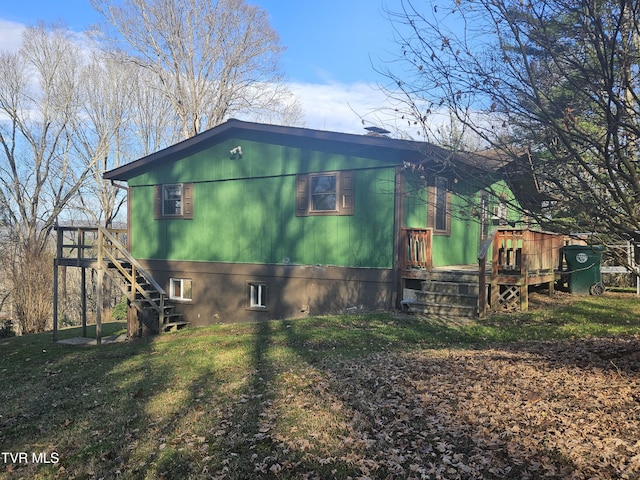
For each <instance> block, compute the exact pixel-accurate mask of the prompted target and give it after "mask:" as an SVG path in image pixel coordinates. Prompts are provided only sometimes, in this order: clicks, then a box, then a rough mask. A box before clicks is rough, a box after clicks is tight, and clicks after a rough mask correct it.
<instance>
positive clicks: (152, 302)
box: [99, 228, 189, 333]
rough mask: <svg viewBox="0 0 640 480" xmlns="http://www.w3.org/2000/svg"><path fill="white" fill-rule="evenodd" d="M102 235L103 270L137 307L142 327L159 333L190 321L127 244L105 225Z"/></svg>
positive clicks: (100, 235) (185, 324)
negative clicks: (177, 311) (176, 307)
mask: <svg viewBox="0 0 640 480" xmlns="http://www.w3.org/2000/svg"><path fill="white" fill-rule="evenodd" d="M99 237H101V239H100V241H99V245H100V248H99V249H100V250H101V251H102V255H100V259H101V263H102V265H103V266H104V271H105V273H106V274H107V275H108V276H109V278H110V279H111V280H112V281H113V282H114V284H116V285H117V286H118V287H119V288H120V290H121V291H122V292H123V293H124V295H126V297H127V299H128V300H129V303H130V304H131V306H133V307H134V308H135V309H136V310H137V311H138V318H139V319H140V320H141V322H140V323H141V325H140V328H142V327H145V328H147V329H149V330H151V331H152V332H157V333H159V332H168V331H172V330H179V329H182V328H184V327H186V326H187V325H188V324H189V322H187V321H185V320H183V318H182V314H180V313H176V312H175V311H174V309H175V306H174V305H171V303H170V302H169V297H168V295H167V293H166V292H165V291H164V289H163V288H162V287H161V286H160V285H158V283H157V282H156V281H155V280H154V279H153V277H152V276H151V275H150V274H149V273H148V272H146V271H145V270H144V268H142V266H141V265H140V264H139V263H138V261H137V260H136V259H135V258H133V256H132V255H131V254H130V253H129V252H128V250H127V248H126V246H125V245H124V244H122V243H121V242H120V241H119V240H118V239H117V238H116V237H115V236H114V235H113V234H112V233H111V232H109V230H107V229H106V228H100V230H99Z"/></svg>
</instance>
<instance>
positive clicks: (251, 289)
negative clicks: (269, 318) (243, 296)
mask: <svg viewBox="0 0 640 480" xmlns="http://www.w3.org/2000/svg"><path fill="white" fill-rule="evenodd" d="M247 294H248V296H249V309H250V310H266V309H267V284H266V283H259V282H249V283H248V284H247Z"/></svg>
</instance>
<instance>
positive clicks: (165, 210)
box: [154, 183, 193, 220]
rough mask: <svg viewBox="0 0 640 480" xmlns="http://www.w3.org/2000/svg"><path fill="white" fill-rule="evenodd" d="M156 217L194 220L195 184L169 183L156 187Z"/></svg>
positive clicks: (159, 218) (158, 218)
mask: <svg viewBox="0 0 640 480" xmlns="http://www.w3.org/2000/svg"><path fill="white" fill-rule="evenodd" d="M154 201H155V208H154V217H155V219H156V220H161V219H168V218H184V219H192V218H193V183H169V184H163V185H155V187H154Z"/></svg>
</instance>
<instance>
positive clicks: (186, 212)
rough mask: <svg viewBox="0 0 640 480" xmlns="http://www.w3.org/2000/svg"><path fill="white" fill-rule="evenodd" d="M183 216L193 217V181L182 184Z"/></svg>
mask: <svg viewBox="0 0 640 480" xmlns="http://www.w3.org/2000/svg"><path fill="white" fill-rule="evenodd" d="M182 200H183V208H182V218H187V219H192V218H193V183H184V184H183V185H182Z"/></svg>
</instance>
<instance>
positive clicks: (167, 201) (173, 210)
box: [162, 184, 182, 216]
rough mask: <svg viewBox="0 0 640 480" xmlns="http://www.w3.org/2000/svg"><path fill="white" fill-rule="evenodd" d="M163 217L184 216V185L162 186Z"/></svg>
mask: <svg viewBox="0 0 640 480" xmlns="http://www.w3.org/2000/svg"><path fill="white" fill-rule="evenodd" d="M162 215H164V216H173V215H182V185H180V184H174V185H163V186H162Z"/></svg>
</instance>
